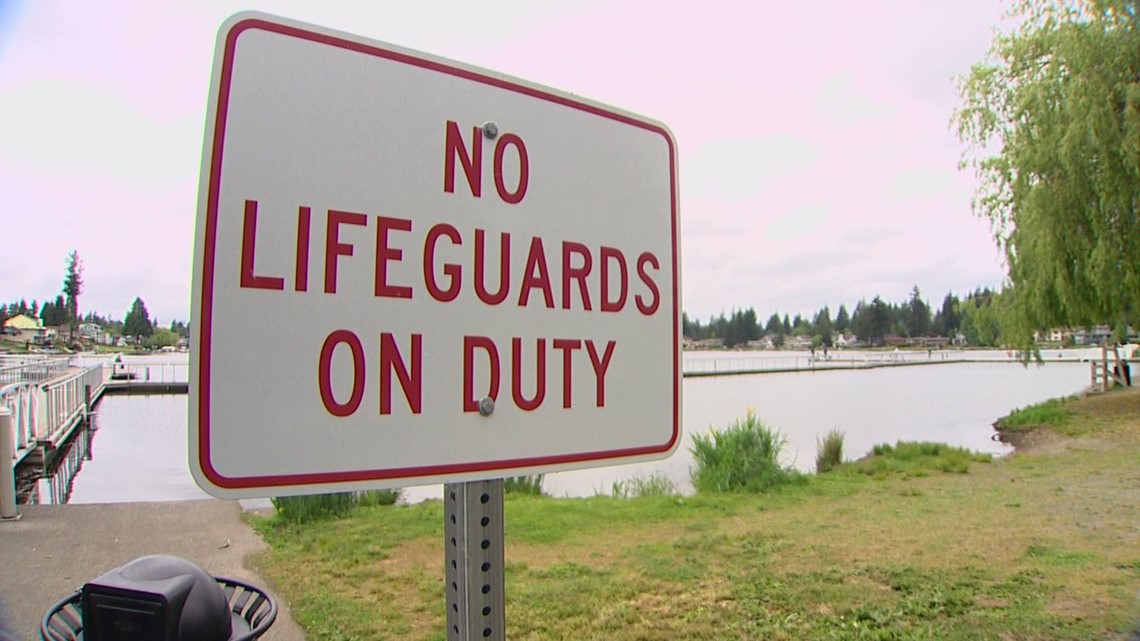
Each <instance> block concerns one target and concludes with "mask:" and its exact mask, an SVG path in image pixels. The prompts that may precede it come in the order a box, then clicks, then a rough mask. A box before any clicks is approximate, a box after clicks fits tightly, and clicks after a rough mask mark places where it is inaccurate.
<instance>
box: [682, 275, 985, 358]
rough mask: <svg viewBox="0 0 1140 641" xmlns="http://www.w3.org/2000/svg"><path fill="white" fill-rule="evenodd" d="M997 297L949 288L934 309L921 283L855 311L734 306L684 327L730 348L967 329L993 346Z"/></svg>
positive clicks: (976, 341)
mask: <svg viewBox="0 0 1140 641" xmlns="http://www.w3.org/2000/svg"><path fill="white" fill-rule="evenodd" d="M997 300H999V294H998V293H997V292H995V291H993V290H991V289H989V288H978V289H976V290H974V291H973V292H971V293H969V294H967V295H966V297H965V298H962V299H960V298H959V297H958V296H957V295H955V294H954V293H953V292H950V293H947V294H946V296H945V297H944V298H943V299H942V305H941V306H940V307H938V308H932V307H931V305H930V304H929V303H927V302H926V301H925V300H923V298H922V292H921V291H920V290H919V288H918V286H917V285H915V286H914V288H913V289H912V290H911V293H910V296H909V298H908V299H907V300H905V301H902V302H900V303H888V302H886V301H884V300H883V298H882V297H881V296H879V295H878V294H876V295H875V296H874V298H872V299H871V300H870V302H868V301H867V300H866V299H861V300H860V301H859V302H858V303H856V305H855V308H854V310H853V311H850V312H848V310H847V306H846V305H844V304H841V305H840V306H839V309H838V310H837V311H836V313H835V315H834V316H832V312H831V307H830V306H829V305H824V306H823V307H821V308H820V309H819V310H817V311H816V312H815V313H814V314H812V315H811V316H807V317H805V316H803V315H801V314H796V315H795V316H794V317H789V316H788V314H784V315H782V316H781V315H780V314H779V312H773V313H772V315H771V316H769V317H768V320H767V321H766V322H761V321H760V317H759V316H758V315H757V313H756V310H755V309H754V308H751V307H750V308H747V309H733V310H732V312H731V313H730V314H727V315H726V314H725V313H724V312H721V313H720V315H719V316H713V317H710V318H709V320H708V322H707V323H702V322H701V321H700V320H695V319H691V318H689V315H688V314H687V313H686V314H683V315H682V329H683V331H684V334H685V336H686V337H688V338H691V339H694V340H705V339H720V340H721V341H723V343H724V345H725V346H726V347H735V346H737V345H742V344H745V343H747V342H749V341H755V340H760V339H762V338H765V337H767V338H771V339H772V343H773V345H775V346H776V347H781V346H782V345H783V344H784V342H785V341H786V340H787V338H788V337H792V336H803V337H807V338H810V339H812V343H813V345H816V346H825V347H832V346H834V344H835V336H836V334H839V333H842V334H854V335H855V336H857V337H858V338H859V339H860V340H861V341H863V342H864V343H867V344H869V345H882V344H883V343H884V341H885V339H886V337H887V336H901V337H906V338H909V337H917V336H945V337H948V338H953V337H955V336H957V335H958V334H959V333H961V334H962V335H963V337H964V338H965V340H966V342H967V343H969V344H971V345H979V346H991V347H992V346H995V345H997V344H998V341H999V340H1000V332H999V312H998V309H997V308H996V307H995V305H994V303H995V301H997Z"/></svg>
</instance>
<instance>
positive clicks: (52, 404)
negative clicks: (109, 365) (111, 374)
mask: <svg viewBox="0 0 1140 641" xmlns="http://www.w3.org/2000/svg"><path fill="white" fill-rule="evenodd" d="M103 382H104V373H103V367H102V366H101V365H92V366H91V367H88V368H86V369H84V370H82V371H80V372H76V373H75V374H74V375H73V376H70V377H68V378H66V379H63V380H60V381H54V382H52V383H51V384H50V385H42V386H41V389H42V390H43V392H44V407H45V411H44V413H43V414H44V416H43V421H44V423H43V424H42V425H37V426H36V438H39V439H47V438H51V437H53V436H54V435H55V433H56V431H57V430H59V429H61V428H62V427H63V426H65V425H67V424H68V423H69V421H70V420H71V419H73V418H74V417H75V415H76V414H77V413H79V412H82V411H84V409H85V408H86V402H87V393H88V391H89V390H90V391H91V392H92V393H94V392H95V390H97V389H98V388H99V386H101V385H102V384H103Z"/></svg>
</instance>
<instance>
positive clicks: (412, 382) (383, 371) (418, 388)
mask: <svg viewBox="0 0 1140 641" xmlns="http://www.w3.org/2000/svg"><path fill="white" fill-rule="evenodd" d="M423 352H424V344H423V335H422V334H412V367H411V372H410V373H409V371H408V367H407V366H406V365H405V364H404V359H403V358H402V357H401V356H400V348H399V347H397V346H396V339H394V338H392V335H391V334H389V333H388V332H383V333H381V334H380V415H381V416H384V415H388V414H391V413H392V372H393V371H394V372H396V377H397V378H399V379H400V389H402V390H404V398H405V399H406V400H407V401H408V407H409V408H410V409H411V410H412V414H419V413H420V410H421V408H422V407H423V403H422V400H423V377H422V376H421V373H422V372H423V369H422V367H421V366H420V364H421V362H422V361H423Z"/></svg>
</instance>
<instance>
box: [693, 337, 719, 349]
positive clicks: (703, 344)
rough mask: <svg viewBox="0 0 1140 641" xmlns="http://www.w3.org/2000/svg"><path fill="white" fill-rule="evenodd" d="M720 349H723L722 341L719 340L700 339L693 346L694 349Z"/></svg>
mask: <svg viewBox="0 0 1140 641" xmlns="http://www.w3.org/2000/svg"><path fill="white" fill-rule="evenodd" d="M721 347H724V340H723V339H720V338H705V339H701V340H699V341H697V342H696V343H695V344H694V345H693V348H694V349H720V348H721Z"/></svg>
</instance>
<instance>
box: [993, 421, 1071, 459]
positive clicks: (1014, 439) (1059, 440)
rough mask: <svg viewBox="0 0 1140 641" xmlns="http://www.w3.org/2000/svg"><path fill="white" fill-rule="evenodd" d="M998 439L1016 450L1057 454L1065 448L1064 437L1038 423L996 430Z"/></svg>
mask: <svg viewBox="0 0 1140 641" xmlns="http://www.w3.org/2000/svg"><path fill="white" fill-rule="evenodd" d="M996 428H997V426H996V425H995V429H996ZM998 440H999V441H1001V442H1002V443H1006V444H1007V445H1012V446H1013V448H1014V449H1015V450H1017V451H1018V452H1034V453H1038V454H1059V453H1060V452H1063V451H1064V450H1065V440H1066V437H1065V436H1064V435H1062V434H1058V433H1057V432H1055V431H1053V429H1052V428H1050V427H1049V426H1047V425H1039V426H1037V427H1031V428H1028V429H1025V430H1018V431H1004V432H1003V431H998ZM1041 450H1045V451H1041Z"/></svg>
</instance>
